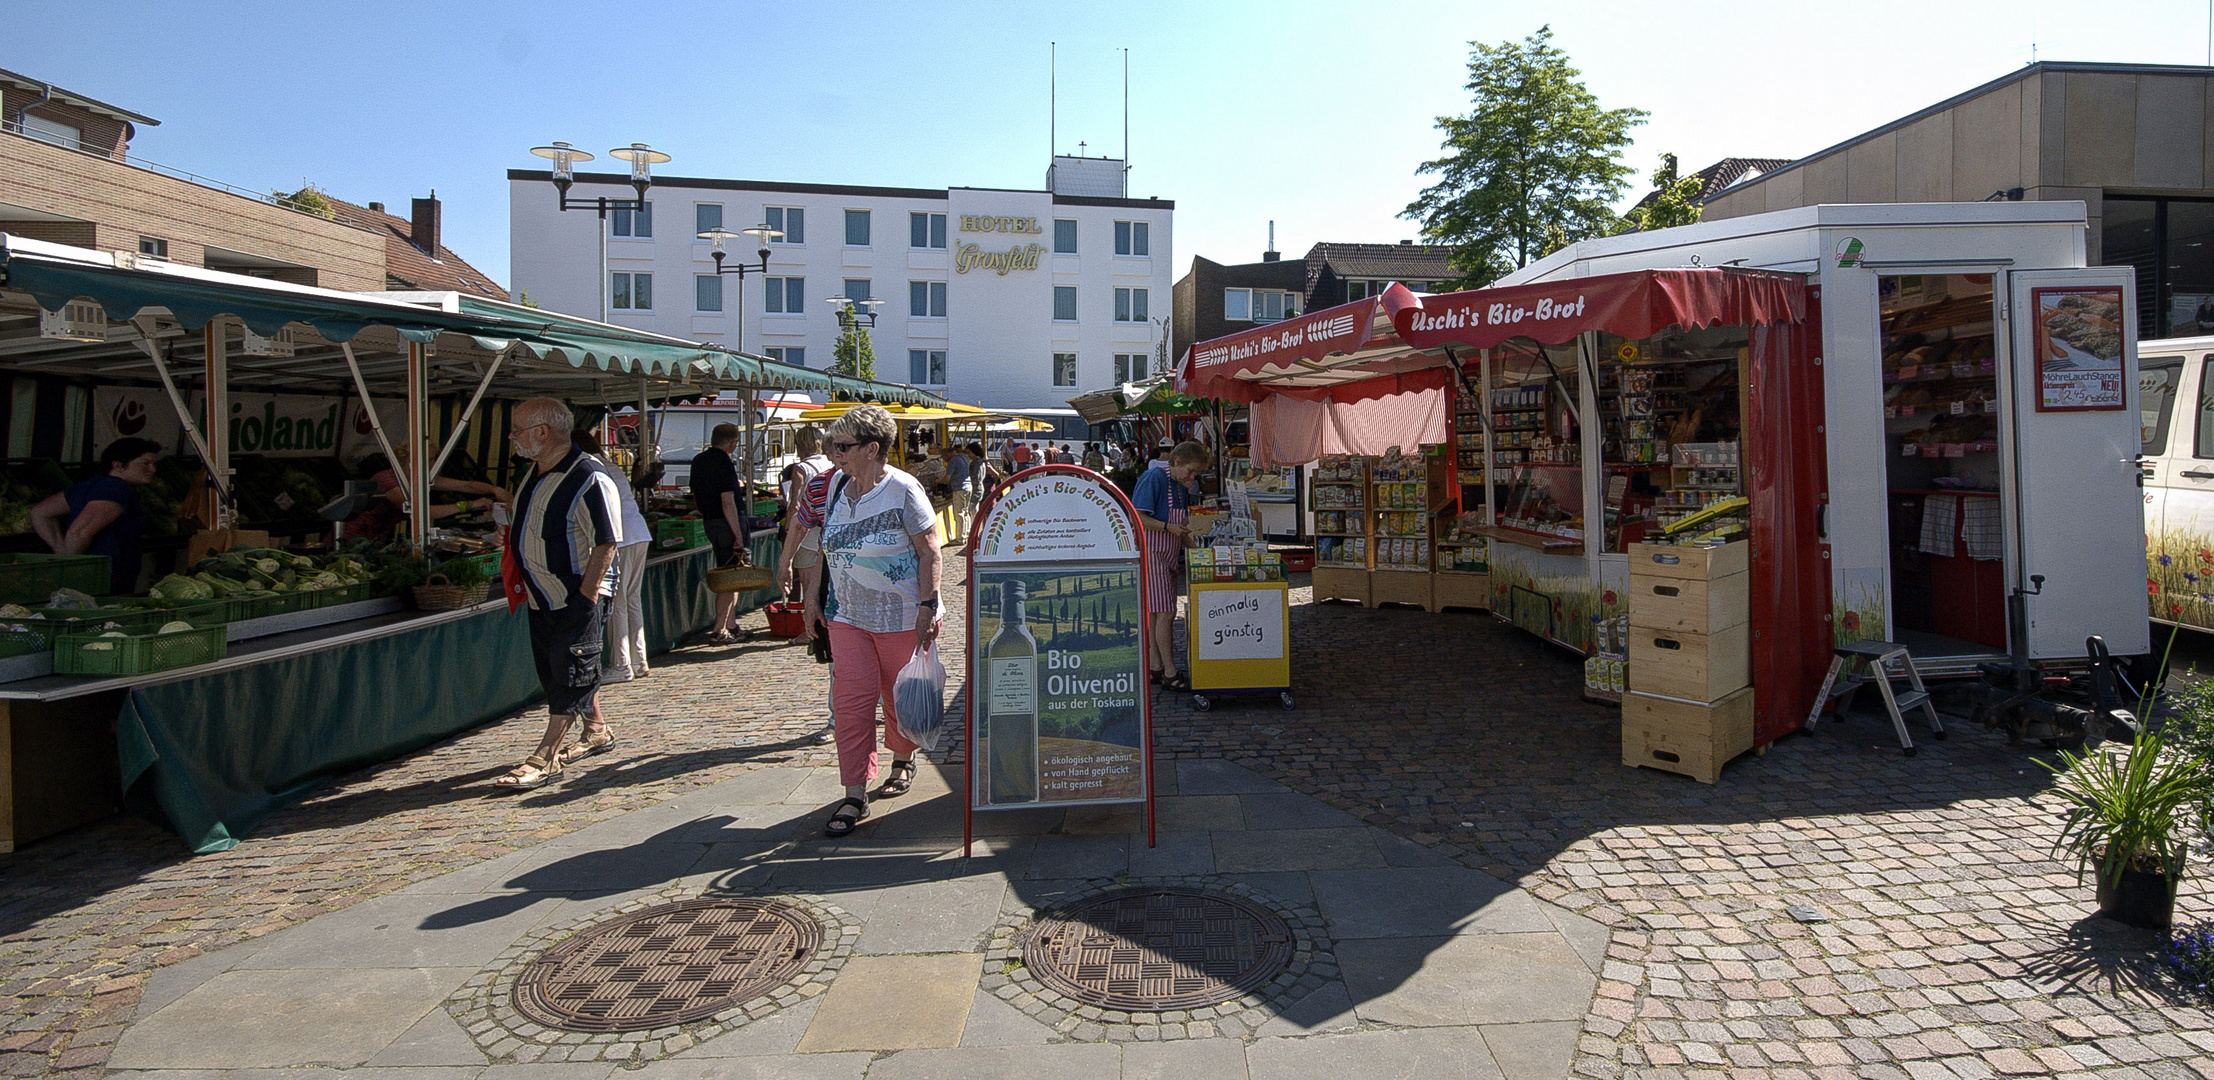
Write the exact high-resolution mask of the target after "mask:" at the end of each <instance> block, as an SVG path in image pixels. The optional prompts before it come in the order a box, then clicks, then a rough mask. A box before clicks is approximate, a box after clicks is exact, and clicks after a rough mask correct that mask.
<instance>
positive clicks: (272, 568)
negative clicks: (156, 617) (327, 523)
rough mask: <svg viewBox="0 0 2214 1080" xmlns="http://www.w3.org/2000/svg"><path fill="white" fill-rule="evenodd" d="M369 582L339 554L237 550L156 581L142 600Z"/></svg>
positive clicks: (351, 559) (364, 570) (362, 568)
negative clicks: (316, 555) (314, 554)
mask: <svg viewBox="0 0 2214 1080" xmlns="http://www.w3.org/2000/svg"><path fill="white" fill-rule="evenodd" d="M374 579H375V574H374V572H373V571H372V570H371V569H370V568H369V567H368V565H367V564H366V563H365V562H364V561H362V560H361V559H359V558H356V557H355V556H353V555H350V554H346V553H343V552H341V553H339V554H335V555H325V556H321V557H315V556H309V555H301V554H298V553H296V552H290V551H280V550H278V549H276V548H260V547H239V548H232V549H231V550H229V551H225V552H220V553H218V554H215V555H210V556H208V557H207V558H205V559H202V560H200V561H199V562H197V563H194V564H193V565H192V568H191V570H190V571H189V572H187V573H181V574H171V575H169V576H168V577H165V578H162V579H161V580H160V581H157V582H155V583H154V587H153V588H152V589H149V590H147V595H148V596H151V597H153V598H154V599H157V600H216V599H222V598H226V597H232V596H256V595H261V594H266V593H285V592H314V591H319V590H322V589H337V588H343V587H345V586H347V585H356V584H360V583H361V582H365V581H371V580H374Z"/></svg>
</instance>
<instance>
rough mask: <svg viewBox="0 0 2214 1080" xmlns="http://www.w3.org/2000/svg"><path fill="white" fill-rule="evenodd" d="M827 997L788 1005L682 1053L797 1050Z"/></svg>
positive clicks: (723, 1055) (711, 1055)
mask: <svg viewBox="0 0 2214 1080" xmlns="http://www.w3.org/2000/svg"><path fill="white" fill-rule="evenodd" d="M822 1005H823V999H822V998H820V997H812V998H808V999H807V1000H805V1001H802V1002H800V1003H799V1004H797V1005H788V1006H785V1007H784V1008H781V1009H778V1010H777V1011H775V1012H773V1013H770V1014H769V1015H767V1016H764V1017H762V1018H761V1019H759V1020H755V1021H753V1022H752V1023H749V1024H746V1025H745V1026H743V1027H740V1028H739V1029H737V1030H736V1031H727V1032H724V1033H723V1034H721V1035H717V1036H716V1037H714V1038H712V1039H709V1040H707V1041H706V1042H703V1043H701V1044H699V1045H698V1046H694V1047H692V1048H691V1049H689V1050H685V1051H683V1052H682V1053H680V1054H678V1055H677V1056H679V1057H688V1058H731V1057H776V1056H779V1055H783V1054H790V1053H795V1052H797V1051H798V1049H799V1041H800V1039H801V1037H803V1036H805V1035H806V1034H807V1025H809V1024H812V1023H814V1022H815V1013H816V1011H817V1010H819V1009H821V1008H822Z"/></svg>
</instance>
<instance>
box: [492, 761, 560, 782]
mask: <svg viewBox="0 0 2214 1080" xmlns="http://www.w3.org/2000/svg"><path fill="white" fill-rule="evenodd" d="M560 756H561V755H559V754H556V755H554V757H555V759H556V760H553V761H547V760H546V759H545V758H542V757H539V756H538V755H536V754H532V755H531V756H529V757H527V758H524V759H523V763H522V764H521V765H517V766H515V767H514V768H513V769H510V770H508V772H507V775H505V776H502V777H500V778H499V779H497V780H494V781H492V786H493V787H495V788H498V789H499V790H501V791H522V790H525V789H527V788H534V787H543V786H545V785H547V784H550V783H553V782H554V781H556V780H559V779H561V762H560V760H559V758H560Z"/></svg>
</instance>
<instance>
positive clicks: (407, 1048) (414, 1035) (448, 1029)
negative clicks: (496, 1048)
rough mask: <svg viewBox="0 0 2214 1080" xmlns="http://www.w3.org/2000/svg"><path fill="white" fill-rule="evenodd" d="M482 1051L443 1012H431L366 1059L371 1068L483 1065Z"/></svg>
mask: <svg viewBox="0 0 2214 1080" xmlns="http://www.w3.org/2000/svg"><path fill="white" fill-rule="evenodd" d="M486 1060H487V1059H486V1058H485V1056H484V1051H482V1050H479V1049H477V1044H476V1042H475V1041H474V1040H472V1039H470V1038H469V1033H468V1032H466V1031H463V1030H461V1025H460V1024H457V1023H455V1022H454V1018H453V1017H452V1016H451V1015H450V1014H448V1013H447V1012H446V1010H444V1009H432V1010H431V1011H430V1012H428V1013H425V1014H423V1018H422V1019H421V1020H418V1021H416V1022H415V1026H414V1027H411V1028H409V1029H407V1031H406V1032H405V1033H404V1034H402V1035H401V1036H400V1037H399V1038H397V1039H394V1040H393V1041H392V1043H391V1044H390V1045H388V1046H386V1047H385V1048H384V1049H382V1050H379V1051H377V1055H376V1056H375V1057H372V1058H370V1059H369V1064H371V1065H483V1064H485V1063H486Z"/></svg>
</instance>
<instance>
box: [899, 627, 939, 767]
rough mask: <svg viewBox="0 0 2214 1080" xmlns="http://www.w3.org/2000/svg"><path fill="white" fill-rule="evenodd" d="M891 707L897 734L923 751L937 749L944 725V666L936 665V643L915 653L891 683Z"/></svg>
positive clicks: (937, 663)
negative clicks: (911, 741)
mask: <svg viewBox="0 0 2214 1080" xmlns="http://www.w3.org/2000/svg"><path fill="white" fill-rule="evenodd" d="M892 707H893V709H894V710H895V712H896V717H897V719H898V721H899V733H900V734H902V735H905V736H907V737H908V738H910V739H913V740H914V741H915V745H917V746H920V747H922V748H923V749H924V750H936V749H938V736H939V735H940V734H941V733H943V731H944V730H945V723H946V666H945V665H944V664H941V663H939V662H938V646H937V644H936V643H935V642H933V643H932V644H930V645H927V646H924V647H923V648H920V649H917V650H915V655H914V658H913V659H910V660H908V661H907V666H906V667H903V668H901V669H899V678H898V680H896V681H895V682H893V683H892Z"/></svg>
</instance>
